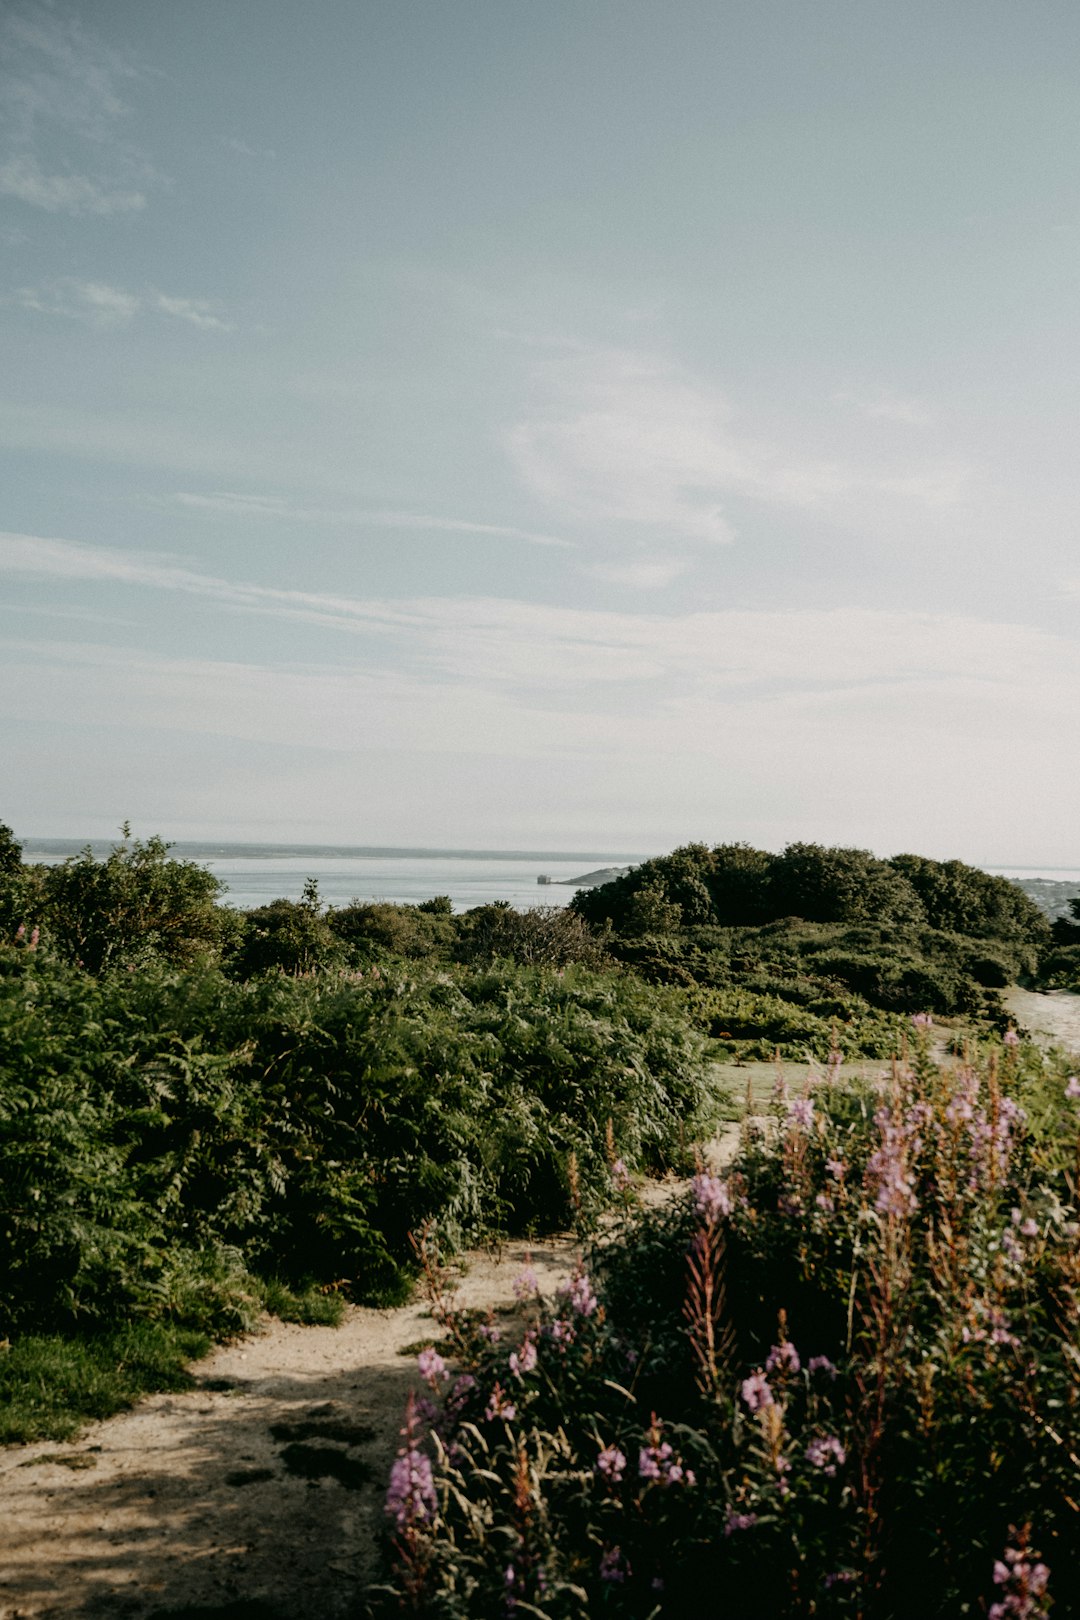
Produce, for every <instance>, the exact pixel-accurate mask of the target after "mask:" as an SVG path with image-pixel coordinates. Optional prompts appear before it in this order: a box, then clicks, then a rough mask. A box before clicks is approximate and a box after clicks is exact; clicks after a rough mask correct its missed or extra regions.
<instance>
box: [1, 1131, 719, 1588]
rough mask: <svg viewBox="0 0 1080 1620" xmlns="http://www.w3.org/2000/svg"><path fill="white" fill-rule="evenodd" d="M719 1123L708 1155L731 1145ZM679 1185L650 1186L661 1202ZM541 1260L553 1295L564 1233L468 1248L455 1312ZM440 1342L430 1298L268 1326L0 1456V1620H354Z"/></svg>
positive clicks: (496, 1307)
mask: <svg viewBox="0 0 1080 1620" xmlns="http://www.w3.org/2000/svg"><path fill="white" fill-rule="evenodd" d="M738 1137H739V1129H738V1126H728V1127H725V1129H724V1131H723V1132H722V1133H721V1135H720V1136H718V1137H717V1138H716V1139H715V1140H714V1141H713V1142H711V1143H709V1145H708V1148H707V1152H706V1157H707V1160H708V1162H709V1164H710V1165H711V1166H713V1167H716V1168H719V1167H720V1166H721V1165H723V1164H724V1163H726V1162H727V1161H729V1160H730V1159H731V1158H732V1157H733V1155H734V1153H735V1150H736V1147H737V1144H738ZM682 1185H683V1183H682V1182H679V1181H677V1180H676V1179H675V1178H673V1177H672V1178H669V1179H668V1180H666V1181H661V1182H654V1183H651V1184H650V1185H649V1186H648V1187H646V1188H645V1189H644V1197H645V1201H646V1202H648V1203H650V1204H655V1203H661V1202H663V1201H665V1200H666V1199H667V1198H670V1197H671V1196H672V1195H673V1194H674V1193H675V1192H676V1191H677V1190H678V1189H679V1187H680V1186H682ZM527 1253H528V1255H529V1256H530V1257H531V1260H532V1265H533V1269H534V1270H535V1272H536V1274H537V1277H538V1279H539V1282H540V1287H541V1290H542V1292H544V1293H545V1294H549V1293H553V1292H554V1291H555V1289H556V1288H557V1287H558V1285H559V1283H560V1282H562V1281H563V1280H564V1279H565V1278H566V1277H568V1276H569V1275H570V1274H571V1272H572V1271H573V1269H574V1265H575V1263H576V1260H577V1255H578V1249H577V1246H576V1245H575V1243H574V1241H573V1239H571V1238H569V1237H567V1238H556V1239H553V1240H549V1241H545V1242H542V1243H534V1244H532V1245H531V1246H529V1248H528V1249H526V1246H525V1245H524V1244H522V1243H510V1244H507V1245H505V1246H504V1248H503V1249H502V1250H501V1252H500V1253H498V1254H497V1255H493V1254H488V1253H483V1252H474V1253H472V1254H470V1255H468V1256H467V1257H466V1259H465V1263H464V1265H463V1267H462V1270H461V1274H460V1277H459V1283H458V1287H457V1290H456V1292H455V1296H454V1297H455V1300H456V1301H457V1303H458V1304H460V1305H461V1306H463V1307H469V1308H479V1309H482V1310H491V1311H494V1312H496V1314H498V1313H499V1312H507V1313H510V1312H511V1311H512V1310H513V1309H514V1299H513V1283H514V1279H515V1278H516V1277H517V1275H518V1273H519V1272H520V1271H521V1269H522V1266H523V1265H524V1263H525V1259H526V1254H527ZM437 1337H439V1331H438V1329H437V1327H436V1325H435V1323H434V1322H433V1321H432V1319H431V1316H430V1313H429V1311H428V1309H427V1306H426V1304H425V1302H424V1301H423V1300H422V1299H417V1300H416V1301H414V1302H413V1303H411V1304H408V1305H404V1306H401V1307H400V1308H398V1309H395V1310H386V1311H380V1310H372V1309H365V1308H363V1307H354V1308H352V1309H350V1311H349V1313H348V1315H347V1317H346V1319H345V1321H344V1323H343V1324H342V1326H341V1327H338V1328H312V1327H298V1326H295V1325H292V1324H290V1323H286V1322H278V1321H269V1322H268V1324H267V1328H266V1331H265V1332H263V1333H261V1334H258V1335H256V1336H252V1337H249V1338H245V1339H242V1340H239V1341H238V1342H237V1343H235V1344H232V1345H226V1346H224V1347H222V1348H221V1349H218V1350H216V1351H215V1352H214V1353H213V1354H212V1355H211V1356H208V1357H207V1359H206V1360H205V1361H201V1362H199V1363H198V1364H197V1365H196V1367H195V1368H194V1369H193V1371H194V1375H195V1378H196V1388H195V1389H193V1390H192V1391H190V1392H189V1393H186V1394H182V1395H154V1396H150V1397H149V1398H148V1399H147V1400H145V1401H143V1402H141V1403H140V1405H139V1406H138V1407H136V1408H135V1409H134V1410H133V1411H131V1412H123V1413H120V1414H118V1415H117V1416H116V1417H113V1418H109V1419H108V1420H107V1421H106V1422H104V1423H97V1424H94V1425H92V1426H91V1427H90V1428H89V1429H88V1430H87V1432H86V1433H85V1434H84V1435H83V1437H82V1438H81V1439H80V1440H78V1441H76V1442H74V1443H70V1442H69V1443H67V1444H51V1443H49V1442H41V1443H38V1444H35V1445H30V1446H21V1447H16V1446H9V1447H3V1448H0V1500H2V1502H3V1509H2V1513H0V1620H46V1617H52V1616H57V1617H61V1616H63V1617H68V1616H76V1615H78V1616H85V1617H91V1616H92V1617H96V1620H166V1617H168V1620H181V1617H187V1616H190V1617H191V1620H195V1617H196V1615H197V1616H198V1617H199V1620H213V1617H215V1616H216V1617H218V1620H346V1617H354V1616H358V1615H360V1614H362V1612H363V1593H364V1590H365V1589H366V1587H367V1586H368V1585H369V1584H370V1583H371V1581H372V1580H374V1579H376V1578H377V1576H378V1573H379V1531H380V1528H381V1523H382V1502H383V1494H384V1491H385V1488H386V1481H387V1477H388V1475H389V1472H390V1464H391V1461H392V1459H393V1456H394V1453H395V1451H396V1449H397V1447H398V1444H399V1438H398V1431H399V1428H400V1424H401V1418H402V1412H403V1410H404V1407H405V1401H406V1398H407V1396H408V1393H409V1390H410V1389H415V1388H418V1387H419V1382H418V1379H417V1375H416V1360H415V1356H414V1355H413V1354H411V1353H408V1354H402V1352H403V1351H406V1350H407V1349H408V1347H409V1346H411V1345H415V1344H416V1342H417V1341H418V1340H424V1339H432V1338H437Z"/></svg>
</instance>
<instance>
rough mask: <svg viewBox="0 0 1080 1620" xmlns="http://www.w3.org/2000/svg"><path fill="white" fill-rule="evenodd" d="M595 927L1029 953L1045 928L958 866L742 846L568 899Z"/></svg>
mask: <svg viewBox="0 0 1080 1620" xmlns="http://www.w3.org/2000/svg"><path fill="white" fill-rule="evenodd" d="M570 904H571V908H572V909H573V910H575V911H577V913H578V914H579V915H580V916H582V917H584V918H586V919H587V920H588V921H589V922H591V923H593V924H600V923H605V922H607V923H610V924H611V925H612V926H613V927H614V928H615V929H616V931H617V932H618V933H620V934H625V935H626V936H628V937H635V936H639V935H641V934H646V933H652V934H657V933H672V932H678V931H680V930H683V929H694V928H698V927H700V926H702V925H705V924H710V923H711V924H715V925H718V926H721V927H727V928H732V927H734V928H745V927H753V926H755V925H759V924H762V923H768V922H772V921H776V920H778V919H780V918H801V919H802V920H803V921H805V922H817V923H844V924H848V925H858V924H863V923H873V924H876V925H879V926H888V927H896V926H900V927H904V926H908V925H915V926H926V925H929V926H930V927H931V928H933V929H935V930H938V931H939V932H944V933H951V934H964V935H967V936H970V937H973V938H980V939H981V938H994V939H1007V940H1013V941H1018V942H1028V943H1032V944H1035V945H1039V944H1041V943H1043V942H1044V941H1045V940H1046V939H1047V938H1048V925H1047V923H1046V919H1045V918H1044V917H1043V915H1042V913H1041V912H1040V910H1039V908H1038V907H1037V906H1036V905H1035V903H1034V902H1033V901H1032V900H1030V899H1029V898H1028V897H1027V895H1025V894H1024V892H1023V890H1022V889H1020V888H1019V887H1018V886H1017V885H1016V884H1015V883H1011V882H1009V880H1008V879H1006V878H1001V877H992V876H991V875H990V874H989V873H987V872H981V871H979V870H978V868H976V867H973V866H966V865H965V864H964V863H963V862H962V861H944V862H942V861H932V860H928V859H927V858H925V857H923V856H918V855H898V856H896V857H895V858H893V859H892V860H888V861H882V860H878V859H877V858H876V857H875V856H874V855H872V854H871V853H870V852H869V851H868V850H862V849H840V848H826V847H824V846H823V845H821V844H789V845H788V846H787V848H786V849H785V850H784V851H783V852H782V853H781V854H779V855H773V854H770V853H768V852H767V851H765V850H757V849H752V848H751V847H750V846H748V845H746V844H720V845H717V846H716V847H715V848H713V849H710V848H708V846H707V845H705V844H688V845H685V846H684V847H683V848H681V849H677V850H674V851H673V852H672V854H670V855H664V856H660V857H658V858H656V859H654V860H650V861H644V862H643V863H642V864H641V865H640V866H636V867H634V868H632V869H631V871H629V872H627V873H624V874H623V876H622V877H620V878H617V879H615V880H614V881H613V882H611V883H606V884H603V885H601V886H600V887H599V888H595V889H582V890H579V891H578V893H577V894H575V895H574V897H573V899H572V900H571V902H570Z"/></svg>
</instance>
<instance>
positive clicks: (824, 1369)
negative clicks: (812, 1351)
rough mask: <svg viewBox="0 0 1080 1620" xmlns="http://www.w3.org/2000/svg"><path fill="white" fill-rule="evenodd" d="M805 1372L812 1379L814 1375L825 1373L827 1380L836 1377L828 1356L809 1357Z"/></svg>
mask: <svg viewBox="0 0 1080 1620" xmlns="http://www.w3.org/2000/svg"><path fill="white" fill-rule="evenodd" d="M806 1370H807V1372H808V1373H809V1374H810V1375H811V1377H813V1375H814V1373H825V1374H826V1376H827V1377H829V1378H835V1377H836V1368H835V1367H834V1366H833V1364H832V1362H831V1361H830V1360H829V1358H828V1356H811V1357H810V1360H809V1362H808V1363H807V1367H806Z"/></svg>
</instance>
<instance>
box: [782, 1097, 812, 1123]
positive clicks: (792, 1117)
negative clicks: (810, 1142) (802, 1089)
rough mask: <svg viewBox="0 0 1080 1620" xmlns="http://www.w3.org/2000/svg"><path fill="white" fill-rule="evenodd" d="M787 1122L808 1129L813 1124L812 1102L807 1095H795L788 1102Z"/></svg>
mask: <svg viewBox="0 0 1080 1620" xmlns="http://www.w3.org/2000/svg"><path fill="white" fill-rule="evenodd" d="M787 1112H788V1123H789V1124H790V1125H798V1126H800V1127H801V1128H802V1129H803V1130H804V1131H809V1130H811V1129H812V1128H813V1124H814V1104H813V1101H812V1100H811V1098H809V1097H796V1098H795V1100H794V1101H793V1102H789V1103H788V1111H787Z"/></svg>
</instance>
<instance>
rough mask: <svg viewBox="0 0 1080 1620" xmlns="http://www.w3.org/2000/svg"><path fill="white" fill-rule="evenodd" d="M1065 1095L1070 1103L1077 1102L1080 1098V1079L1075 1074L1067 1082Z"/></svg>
mask: <svg viewBox="0 0 1080 1620" xmlns="http://www.w3.org/2000/svg"><path fill="white" fill-rule="evenodd" d="M1065 1095H1066V1097H1068V1099H1069V1101H1070V1102H1076V1101H1077V1099H1078V1098H1080V1077H1078V1076H1077V1075H1075V1074H1071V1075H1070V1076H1069V1078H1068V1080H1067V1081H1066V1082H1065Z"/></svg>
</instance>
